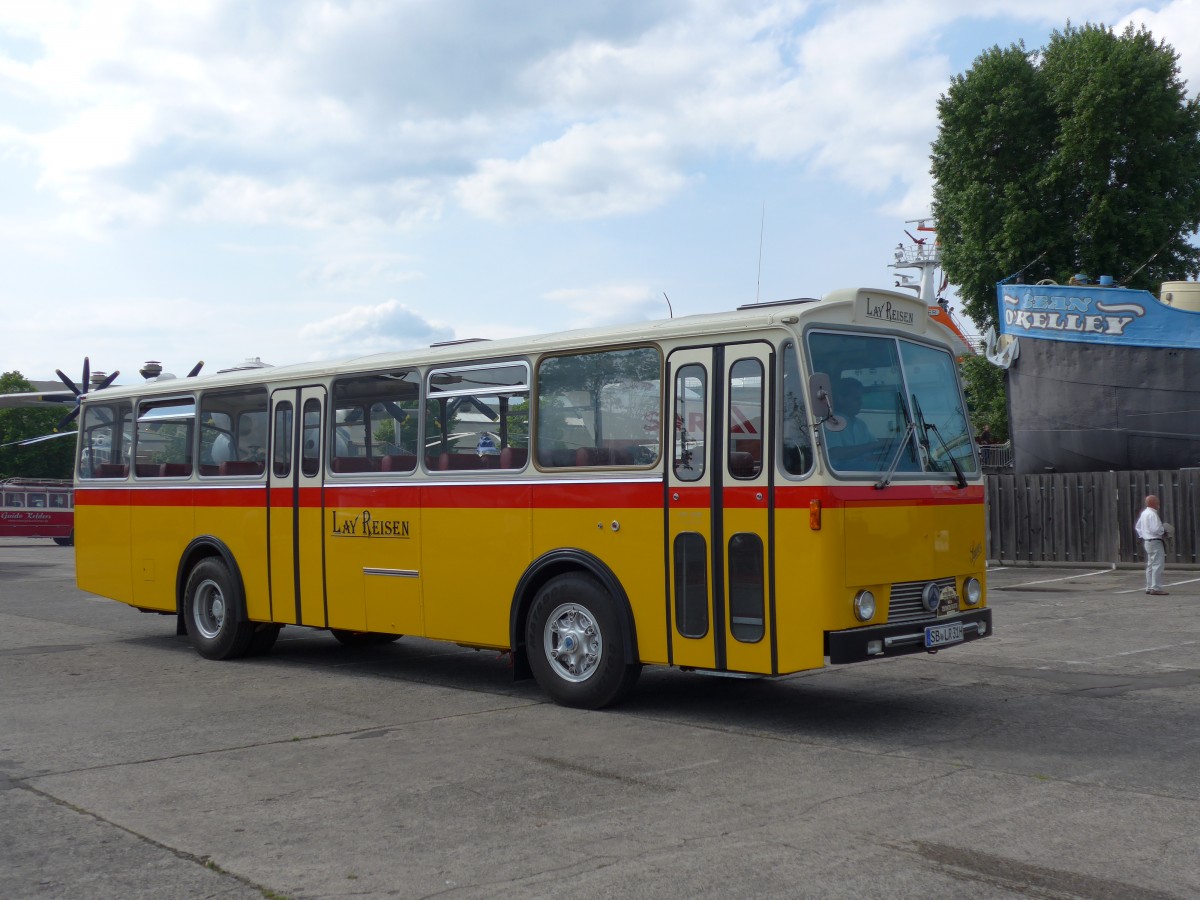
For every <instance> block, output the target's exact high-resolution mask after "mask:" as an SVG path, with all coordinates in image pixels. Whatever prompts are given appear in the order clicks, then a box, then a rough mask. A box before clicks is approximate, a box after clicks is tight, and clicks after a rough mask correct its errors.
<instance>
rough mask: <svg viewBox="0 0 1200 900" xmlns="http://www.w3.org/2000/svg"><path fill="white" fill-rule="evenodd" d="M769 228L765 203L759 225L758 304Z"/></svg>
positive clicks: (756, 299)
mask: <svg viewBox="0 0 1200 900" xmlns="http://www.w3.org/2000/svg"><path fill="white" fill-rule="evenodd" d="M766 227H767V201H766V200H764V201H763V205H762V220H761V221H760V222H759V223H758V280H757V281H755V283H754V302H755V303H757V302H758V299H759V298H758V295H759V292H760V291H761V290H762V245H763V232H764V231H765V230H766Z"/></svg>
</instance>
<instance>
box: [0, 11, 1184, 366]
mask: <svg viewBox="0 0 1200 900" xmlns="http://www.w3.org/2000/svg"><path fill="white" fill-rule="evenodd" d="M1068 20H1069V21H1071V22H1072V23H1074V24H1083V23H1085V22H1102V23H1104V24H1106V25H1110V26H1113V27H1115V28H1118V29H1120V28H1123V27H1124V25H1125V24H1126V23H1128V22H1133V23H1135V24H1144V25H1146V26H1147V27H1148V28H1149V29H1150V31H1151V32H1152V34H1153V35H1154V36H1155V38H1157V39H1161V40H1165V41H1166V42H1167V43H1169V44H1171V45H1172V46H1173V47H1174V48H1175V49H1176V50H1177V51H1178V52H1179V54H1180V68H1181V71H1182V76H1183V77H1184V78H1185V79H1187V81H1188V89H1189V94H1191V95H1193V96H1194V95H1195V94H1196V92H1197V90H1198V89H1200V40H1197V37H1198V36H1200V0H1173V2H1150V3H1141V4H1138V3H1123V2H1107V3H1104V2H1089V0H1072V2H1059V0H1037V2H1034V0H994V2H993V0H973V2H960V0H922V2H892V0H888V2H872V0H859V2H855V0H851V2H805V0H603V2H601V0H578V2H569V3H560V2H547V0H289V2H272V0H162V2H153V0H103V2H94V3H86V2H66V0H38V2H36V3H33V2H24V0H0V371H3V372H7V371H13V370H17V371H20V372H21V373H22V374H24V375H25V376H26V377H27V378H30V379H32V380H52V379H54V378H55V376H54V370H55V369H56V368H61V369H63V370H64V371H65V372H67V373H68V374H69V375H71V376H72V377H74V378H78V375H79V372H80V369H81V367H82V359H83V357H84V356H85V355H86V356H89V357H90V358H91V365H92V369H93V371H96V370H100V371H104V372H111V371H113V370H114V369H120V370H121V372H122V373H123V375H122V377H121V378H120V379H119V382H120V383H129V382H130V381H136V380H137V375H136V372H137V370H138V369H139V368H140V367H141V365H142V363H143V361H145V360H150V359H154V360H159V361H161V362H162V363H163V366H164V368H165V369H166V370H167V371H172V372H175V373H176V374H179V375H182V374H185V373H186V372H187V371H188V370H189V369H190V368H191V367H192V366H193V365H194V364H195V363H196V362H197V361H199V360H204V361H205V371H206V372H212V371H216V370H217V369H219V368H225V367H228V366H233V365H238V364H240V363H241V362H243V361H244V360H246V359H248V358H252V357H259V358H261V359H262V360H264V361H265V362H268V363H272V364H276V365H282V364H286V363H294V362H302V361H306V360H320V359H330V358H341V357H354V356H361V355H364V354H368V353H378V352H382V351H388V350H403V349H406V348H412V347H423V346H427V345H428V344H430V343H432V342H435V341H442V340H450V339H458V338H481V337H482V338H500V337H511V336H516V335H522V334H532V333H539V332H545V331H557V330H561V329H569V328H576V327H584V326H592V325H601V324H606V323H617V322H632V321H640V320H648V319H654V318H661V317H665V316H667V315H668V314H669V311H670V310H673V312H674V315H676V316H681V315H687V314H691V313H702V312H712V311H717V310H724V309H731V308H734V307H736V306H738V305H741V304H743V303H752V302H755V301H756V300H761V301H769V300H781V299H786V298H791V297H816V296H821V295H822V294H824V293H826V292H828V291H830V290H833V289H835V288H838V287H850V286H871V287H889V286H891V285H892V284H893V282H894V277H893V276H894V273H893V272H892V270H890V269H889V268H888V264H889V263H890V262H891V261H892V251H893V249H894V248H895V246H896V244H897V243H898V241H900V240H902V239H904V228H905V227H906V225H905V223H906V222H907V221H909V220H913V219H918V218H920V217H923V216H927V215H928V214H929V211H930V200H931V180H930V176H929V171H928V170H929V148H930V142H931V141H932V140H933V138H934V137H935V135H936V132H937V109H936V103H937V99H938V97H939V96H940V95H941V94H942V93H943V92H944V91H945V90H946V88H947V87H948V85H949V83H950V80H951V78H952V77H953V76H954V75H956V74H959V73H962V72H964V71H966V70H967V69H968V68H970V66H971V64H972V62H973V61H974V59H975V58H976V57H977V56H978V55H979V54H980V53H981V52H982V51H983V50H985V49H987V48H989V47H991V46H993V45H1000V46H1007V45H1008V44H1010V43H1013V42H1016V41H1024V43H1025V45H1026V47H1028V48H1030V49H1034V48H1037V47H1041V46H1043V45H1044V44H1045V43H1046V42H1047V40H1048V38H1049V35H1050V33H1051V32H1052V31H1053V30H1055V29H1061V28H1062V27H1064V25H1066V23H1067V22H1068ZM907 227H909V228H911V227H912V226H907ZM664 295H665V296H664ZM667 298H669V304H670V307H668V299H667Z"/></svg>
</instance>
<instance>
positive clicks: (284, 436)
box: [271, 400, 292, 478]
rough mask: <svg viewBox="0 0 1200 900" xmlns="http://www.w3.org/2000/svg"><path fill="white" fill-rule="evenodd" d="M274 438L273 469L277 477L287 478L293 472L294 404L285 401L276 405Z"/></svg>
mask: <svg viewBox="0 0 1200 900" xmlns="http://www.w3.org/2000/svg"><path fill="white" fill-rule="evenodd" d="M273 430H274V435H273V437H272V440H274V442H275V452H274V454H273V455H272V463H271V471H272V472H274V473H275V477H276V478H286V477H287V476H288V475H290V474H291V473H292V404H291V403H289V402H287V401H286V400H285V401H282V402H280V403H279V404H278V405H277V406H276V407H275V428H274V429H273Z"/></svg>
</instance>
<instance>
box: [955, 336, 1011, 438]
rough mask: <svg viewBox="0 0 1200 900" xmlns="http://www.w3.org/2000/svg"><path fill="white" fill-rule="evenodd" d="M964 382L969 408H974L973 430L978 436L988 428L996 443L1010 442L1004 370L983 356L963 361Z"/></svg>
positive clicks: (968, 357) (972, 413)
mask: <svg viewBox="0 0 1200 900" xmlns="http://www.w3.org/2000/svg"><path fill="white" fill-rule="evenodd" d="M962 375H963V383H964V387H965V389H966V392H967V405H968V406H969V407H970V408H971V427H972V429H974V431H975V432H976V433H978V432H980V431H982V430H983V426H984V425H987V426H988V427H989V428H990V429H991V431H992V440H994V441H996V442H997V443H1000V442H1003V441H1007V440H1008V395H1007V393H1006V392H1005V390H1004V370H1003V369H1001V368H999V367H997V366H994V365H992V364H991V363H990V362H988V361H987V359H986V357H983V356H965V357H963V359H962Z"/></svg>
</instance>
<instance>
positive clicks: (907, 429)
mask: <svg viewBox="0 0 1200 900" xmlns="http://www.w3.org/2000/svg"><path fill="white" fill-rule="evenodd" d="M896 399H897V400H898V401H899V403H897V406H899V407H900V411H901V412H902V413H904V421H905V426H904V436H903V437H902V438H901V439H900V443H899V445H898V446H897V447H896V452H895V453H893V454H892V462H891V465H889V466H888V468H887V472H885V473H884V475H883V477H882V478H881V479H879V481H877V482H875V490H877V491H882V490H883V489H884V488H885V487H887V486H888V485H889V484H891V483H892V476H893V475H895V474H896V466H898V465H900V456H901V455H902V454H903V453H904V448H905V446H908V447H909V449H910V450H911V449H912V447H911V445H910V444H909V443H908V442H909V440H910V439H911V438H912V433H913V430H914V426H913V420H912V417H911V416H909V414H908V408H907V407H906V406H905V405H904V397H902V396H901V394H900V392H899V391H896Z"/></svg>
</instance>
